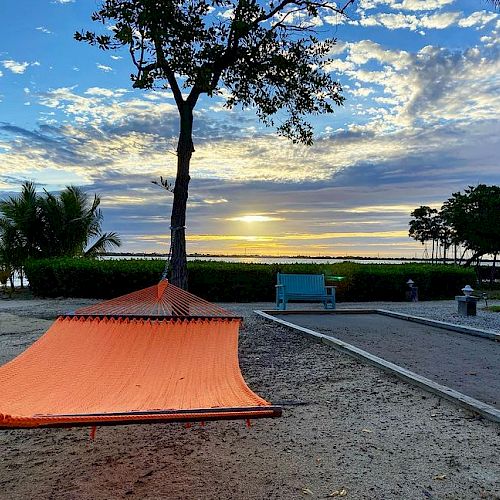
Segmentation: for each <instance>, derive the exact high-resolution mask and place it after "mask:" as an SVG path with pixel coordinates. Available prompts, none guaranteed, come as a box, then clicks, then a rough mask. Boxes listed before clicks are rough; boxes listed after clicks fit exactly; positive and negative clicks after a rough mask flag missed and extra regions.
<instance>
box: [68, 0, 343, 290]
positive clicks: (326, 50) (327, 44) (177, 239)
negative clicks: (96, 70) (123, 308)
mask: <svg viewBox="0 0 500 500" xmlns="http://www.w3.org/2000/svg"><path fill="white" fill-rule="evenodd" d="M352 1H353V0H348V1H347V3H346V5H345V6H344V7H342V8H339V7H336V6H335V5H336V4H334V3H330V2H324V1H310V0H281V1H279V0H278V1H274V0H273V1H270V2H264V1H258V0H198V1H193V0H177V1H169V2H158V1H157V0H106V1H103V2H101V3H100V8H99V9H98V10H97V11H96V12H94V13H93V15H92V19H93V20H94V21H96V22H100V23H102V24H103V25H110V24H111V25H112V33H111V34H110V32H109V31H107V32H105V33H102V34H98V33H94V32H90V31H82V32H77V33H76V34H75V38H76V39H77V40H79V41H84V42H88V43H90V44H91V45H95V46H98V47H99V48H101V49H104V50H108V49H120V48H126V49H128V51H129V53H130V57H131V61H132V63H133V64H134V66H135V72H134V74H132V75H131V78H132V82H133V86H134V87H135V88H141V89H152V88H166V89H167V88H168V89H170V90H171V91H172V94H173V96H174V99H175V102H176V105H177V108H178V111H179V142H178V146H177V156H178V161H177V175H176V180H175V186H174V188H173V193H174V200H173V206H172V215H171V239H172V277H171V281H172V282H173V283H174V284H176V285H178V286H181V287H183V288H186V287H187V266H186V247H185V220H186V203H187V198H188V184H189V180H190V172H189V168H190V161H191V156H192V153H193V151H194V146H193V137H192V135H193V109H194V108H195V106H196V103H197V102H198V99H199V97H200V95H202V94H206V95H208V96H213V95H216V94H221V92H222V89H225V92H224V94H223V96H224V97H225V101H226V102H225V105H226V107H227V108H233V107H235V106H241V107H243V108H252V109H254V110H255V112H256V113H257V116H258V118H259V119H260V120H261V121H262V122H263V123H264V124H265V125H266V126H275V127H276V129H277V131H278V133H279V134H281V135H283V136H285V137H287V138H289V139H291V140H292V141H294V142H300V143H304V144H309V145H310V144H312V141H313V129H312V126H311V124H310V123H309V121H308V116H309V115H311V114H321V113H332V112H333V110H334V107H335V106H336V105H341V104H342V103H343V101H344V97H343V96H342V93H341V91H342V89H341V86H340V84H339V83H338V82H337V81H335V80H334V78H332V76H331V74H330V72H329V71H328V63H329V62H330V54H331V53H332V48H333V46H334V45H335V39H333V38H326V39H322V40H320V39H319V37H318V36H317V32H316V30H317V25H318V24H319V23H318V22H317V21H318V19H319V16H320V15H321V14H322V13H324V12H328V13H330V14H331V13H332V11H333V12H337V13H340V14H342V13H343V12H344V9H345V8H346V7H347V5H349V4H350V3H351V2H352Z"/></svg>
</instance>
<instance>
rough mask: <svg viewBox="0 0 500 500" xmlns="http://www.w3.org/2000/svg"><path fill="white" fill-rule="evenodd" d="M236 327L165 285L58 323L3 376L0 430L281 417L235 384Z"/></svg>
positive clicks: (238, 380)
mask: <svg viewBox="0 0 500 500" xmlns="http://www.w3.org/2000/svg"><path fill="white" fill-rule="evenodd" d="M240 323H241V318H239V317H238V316H235V315H233V314H231V313H230V312H229V311H226V310H224V309H222V308H220V307H218V306H216V305H214V304H210V303H209V302H207V301H205V300H203V299H200V298H199V297H196V296H194V295H192V294H189V293H188V292H185V291H184V290H181V289H179V288H177V287H175V286H173V285H171V284H169V283H168V282H167V281H166V280H162V281H161V282H160V283H159V284H158V285H154V286H152V287H149V288H146V289H144V290H140V291H138V292H133V293H131V294H127V295H124V296H122V297H119V298H117V299H112V300H109V301H105V302H102V303H100V304H96V305H92V306H88V307H84V308H81V309H78V310H77V311H75V313H73V314H72V315H65V316H60V317H59V318H57V320H56V321H55V322H54V324H53V325H52V326H51V328H50V329H49V330H48V331H47V332H46V333H45V334H44V335H43V336H42V337H41V338H40V339H38V340H37V341H36V342H35V343H34V344H33V345H32V346H31V347H29V348H28V349H27V350H26V351H25V352H23V353H22V354H20V355H19V356H18V357H16V358H14V359H13V360H12V361H10V362H8V363H7V364H5V365H4V366H2V367H0V429H7V428H33V427H73V426H95V425H124V424H138V423H159V422H195V421H198V422H205V421H209V420H225V419H244V420H247V419H250V418H252V419H254V418H264V417H277V416H280V415H281V408H280V407H278V406H272V405H271V404H270V403H269V402H267V401H265V400H264V399H262V398H261V397H259V396H258V395H257V394H255V393H254V392H252V390H251V389H250V388H249V387H248V386H247V384H246V383H245V381H244V379H243V376H242V375H241V371H240V368H239V364H238V330H239V326H240Z"/></svg>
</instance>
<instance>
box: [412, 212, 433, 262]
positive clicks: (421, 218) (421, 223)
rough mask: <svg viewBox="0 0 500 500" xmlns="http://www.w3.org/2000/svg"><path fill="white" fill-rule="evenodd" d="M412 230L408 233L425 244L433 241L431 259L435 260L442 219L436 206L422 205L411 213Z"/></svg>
mask: <svg viewBox="0 0 500 500" xmlns="http://www.w3.org/2000/svg"><path fill="white" fill-rule="evenodd" d="M410 215H411V216H412V217H413V219H412V220H410V222H409V224H410V230H409V232H408V235H409V236H410V238H413V239H414V240H417V241H420V243H422V245H424V244H425V243H426V242H427V241H432V254H431V261H432V262H434V250H435V244H436V241H438V240H439V237H440V219H439V217H438V211H437V210H436V209H435V208H431V207H428V206H427V205H422V206H420V207H419V208H416V209H415V210H414V211H413V212H411V214H410Z"/></svg>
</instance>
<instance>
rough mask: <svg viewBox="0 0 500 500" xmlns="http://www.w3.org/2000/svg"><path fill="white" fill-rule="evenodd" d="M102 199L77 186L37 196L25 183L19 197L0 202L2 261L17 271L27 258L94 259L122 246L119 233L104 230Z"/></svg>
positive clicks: (30, 185)
mask: <svg viewBox="0 0 500 500" xmlns="http://www.w3.org/2000/svg"><path fill="white" fill-rule="evenodd" d="M100 203H101V200H100V198H99V196H97V195H94V199H93V200H92V201H91V200H90V199H89V197H88V195H87V194H86V193H85V192H84V191H83V190H82V189H80V188H78V187H75V186H67V187H66V188H65V189H64V190H63V191H61V193H60V194H59V195H54V194H51V193H49V192H47V191H45V192H44V193H43V194H42V195H39V194H38V193H37V192H36V188H35V185H34V184H33V183H32V182H25V183H24V184H23V186H22V189H21V193H20V195H19V196H17V197H9V198H8V199H6V200H4V201H1V202H0V265H2V266H3V267H4V268H7V267H8V268H9V269H15V270H17V271H18V272H19V271H21V270H22V266H23V264H24V262H25V261H26V260H27V259H29V258H43V257H61V256H70V257H95V256H96V255H98V254H99V253H102V252H104V251H106V250H109V249H111V248H113V247H118V246H120V245H121V240H120V238H119V236H118V235H117V234H116V233H114V232H110V233H104V232H102V229H101V226H102V219H103V217H102V212H101V210H100V209H99V205H100Z"/></svg>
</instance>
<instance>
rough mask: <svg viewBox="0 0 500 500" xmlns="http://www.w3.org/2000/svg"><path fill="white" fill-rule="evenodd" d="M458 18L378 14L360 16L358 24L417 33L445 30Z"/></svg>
mask: <svg viewBox="0 0 500 500" xmlns="http://www.w3.org/2000/svg"><path fill="white" fill-rule="evenodd" d="M459 18H460V13H459V12H442V13H437V14H429V15H424V16H418V17H417V16H415V15H413V14H402V13H397V14H387V13H378V14H374V15H371V16H368V17H364V16H362V17H361V19H360V21H359V23H360V25H361V26H366V27H369V26H383V27H385V28H387V29H389V30H396V29H409V30H410V31H418V30H420V29H422V28H428V29H439V30H442V29H445V28H448V27H450V26H452V25H454V24H456V23H457V21H458V20H459Z"/></svg>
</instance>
